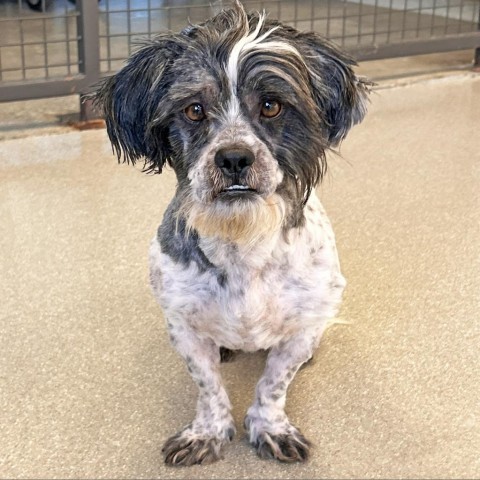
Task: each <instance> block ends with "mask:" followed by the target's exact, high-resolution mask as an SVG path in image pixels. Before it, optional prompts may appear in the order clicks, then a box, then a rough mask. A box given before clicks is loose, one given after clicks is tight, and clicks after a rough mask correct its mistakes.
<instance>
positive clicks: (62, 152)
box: [0, 74, 480, 478]
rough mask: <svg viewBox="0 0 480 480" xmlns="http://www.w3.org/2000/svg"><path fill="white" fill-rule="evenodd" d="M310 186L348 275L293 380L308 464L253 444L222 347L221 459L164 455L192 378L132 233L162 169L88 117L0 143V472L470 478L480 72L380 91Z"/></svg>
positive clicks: (477, 333) (248, 388)
mask: <svg viewBox="0 0 480 480" xmlns="http://www.w3.org/2000/svg"><path fill="white" fill-rule="evenodd" d="M342 154H343V159H339V158H335V157H333V158H332V159H331V162H330V165H331V170H330V175H329V176H328V178H327V179H326V181H325V182H324V184H323V186H322V188H321V190H320V191H321V196H322V199H323V201H324V204H325V206H326V207H327V209H328V212H329V214H330V217H331V219H332V222H333V224H334V226H335V230H336V234H337V241H338V246H339V251H340V255H341V260H342V265H343V270H344V273H345V275H346V277H347V279H348V282H349V285H348V288H347V291H346V294H345V301H344V305H343V308H342V313H341V316H342V318H344V319H348V320H349V321H351V322H352V324H351V325H349V326H343V325H339V326H334V327H332V328H331V329H329V330H328V331H327V333H326V335H325V337H324V341H323V343H322V345H321V347H320V349H319V351H318V353H317V356H316V361H315V363H314V364H313V365H312V366H310V367H309V368H305V369H303V370H302V371H301V372H300V373H299V375H298V377H297V378H296V380H295V382H294V384H293V385H292V387H291V389H290V395H289V402H288V404H287V407H288V411H289V412H290V416H291V419H292V420H293V421H294V423H296V424H298V425H299V426H300V427H301V428H302V430H303V431H304V433H305V435H306V436H307V437H309V438H310V439H311V440H312V441H313V443H314V444H315V450H314V452H313V458H312V459H311V461H310V462H309V463H308V464H306V465H289V466H285V465H280V464H276V463H274V462H269V461H262V460H259V459H257V457H256V456H255V454H254V452H253V451H252V450H251V449H250V447H249V446H248V445H247V443H246V441H245V438H244V437H243V435H242V430H241V427H240V425H241V420H242V418H243V415H244V412H245V410H246V408H247V407H248V405H249V401H250V399H251V397H252V394H253V388H254V384H255V379H256V378H257V377H258V376H259V375H260V371H261V366H262V362H263V360H264V356H263V355H260V354H259V355H241V356H240V357H239V358H238V359H237V360H236V362H234V363H232V364H228V365H225V366H224V367H223V370H224V372H225V379H226V383H227V386H228V390H229V392H230V395H231V399H232V402H233V404H234V415H235V418H236V420H237V423H238V426H239V434H238V435H237V437H236V438H235V440H234V442H233V444H232V445H231V446H230V447H229V448H228V450H227V451H226V455H225V459H224V460H223V461H221V462H219V463H217V464H214V465H211V466H207V467H193V468H191V469H180V470H175V469H171V468H170V469H166V468H165V467H164V466H163V464H162V460H161V455H160V449H161V445H162V441H163V440H164V439H165V437H166V436H167V435H170V434H172V433H174V432H175V431H176V430H177V429H179V428H180V427H181V426H182V425H184V424H185V423H187V422H189V421H190V420H191V418H192V416H193V411H194V406H195V395H194V394H195V388H194V386H193V383H192V382H191V380H190V379H189V376H188V374H187V372H186V369H185V368H184V366H183V365H182V363H181V361H180V360H179V358H178V357H177V355H176V354H175V353H174V351H173V350H172V349H171V348H170V347H169V345H168V339H167V336H166V335H165V331H164V328H163V323H162V322H163V321H162V317H161V314H160V310H159V309H158V308H157V306H156V304H155V303H154V300H153V297H152V295H151V294H150V291H149V287H148V280H147V249H148V244H149V241H150V238H151V237H152V235H153V234H154V232H155V228H156V226H157V224H158V222H159V221H160V219H161V216H162V212H163V210H164V209H165V206H166V202H167V199H168V198H169V197H170V195H171V193H172V189H173V187H174V181H173V175H172V174H171V173H167V174H166V175H164V177H163V178H161V177H152V176H150V177H149V176H145V175H143V174H141V173H140V172H138V171H135V170H134V169H132V168H131V167H128V166H117V165H116V162H115V160H114V158H113V157H112V156H111V154H110V147H109V145H108V143H107V140H106V136H105V133H104V132H103V131H90V132H83V133H76V132H72V133H65V134H61V135H52V136H39V137H29V138H23V139H17V140H4V141H3V142H0V252H1V257H0V272H1V273H0V292H1V293H0V322H1V323H0V329H1V338H0V433H1V434H0V477H1V478H5V477H9V478H19V477H22V478H26V477H28V478H101V477H107V478H120V477H121V478H154V477H156V478H165V477H169V478H260V477H261V478H321V477H336V478H339V477H345V478H346V477H349V478H350V477H355V478H357V477H368V478H372V477H377V478H378V477H382V478H384V477H390V478H413V477H424V478H425V477H428V478H433V477H443V478H452V477H458V478H459V477H464V478H474V477H476V478H479V477H480V455H479V452H480V77H478V76H477V77H475V76H474V75H472V74H465V75H459V76H456V77H451V78H446V79H440V80H431V81H426V82H421V83H416V84H413V85H409V86H404V87H400V88H394V89H385V90H379V91H377V92H376V93H375V95H374V96H373V98H372V106H371V109H370V114H369V116H368V117H367V120H366V121H365V123H364V124H363V125H361V126H360V127H357V128H355V129H354V131H353V132H352V134H351V136H350V138H349V139H348V140H347V141H346V142H345V143H344V146H343V148H342Z"/></svg>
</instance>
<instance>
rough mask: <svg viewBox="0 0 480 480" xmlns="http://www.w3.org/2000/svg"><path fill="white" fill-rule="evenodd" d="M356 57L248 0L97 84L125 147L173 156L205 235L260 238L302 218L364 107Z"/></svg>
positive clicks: (134, 153) (158, 164)
mask: <svg viewBox="0 0 480 480" xmlns="http://www.w3.org/2000/svg"><path fill="white" fill-rule="evenodd" d="M353 64H354V62H353V61H352V60H351V59H350V58H349V57H347V56H346V55H344V54H343V53H341V52H340V51H339V50H338V49H337V48H336V47H334V46H333V45H332V44H331V43H329V42H327V41H326V40H325V39H323V38H321V37H320V36H319V35H317V34H315V33H300V32H298V31H297V30H295V29H293V28H291V27H288V26H285V25H282V24H280V23H278V22H276V21H271V20H266V18H265V16H264V15H263V14H259V13H253V14H247V13H246V12H245V10H244V9H243V7H242V6H241V4H240V3H239V2H235V4H234V5H233V8H232V9H230V10H224V11H222V12H221V13H219V14H218V15H217V16H215V17H213V18H212V19H210V20H208V21H207V22H206V23H204V24H202V25H194V26H190V27H188V28H186V29H185V30H184V31H182V32H181V33H179V34H163V35H159V36H157V37H156V38H155V39H154V40H152V41H150V42H148V43H146V44H145V45H144V46H143V47H142V48H140V49H139V50H138V51H137V52H136V53H135V54H134V55H133V56H132V57H131V58H130V59H129V61H128V63H127V65H126V66H125V67H124V68H123V69H122V70H121V71H120V72H119V73H117V74H116V75H114V76H113V77H110V78H108V79H106V80H105V81H104V82H103V84H102V85H101V87H100V89H99V91H98V92H97V94H96V103H97V104H98V105H100V106H101V108H102V110H103V113H104V115H105V118H106V123H107V129H108V133H109V136H110V140H111V141H112V144H113V146H114V148H115V150H116V153H117V155H118V157H119V158H122V154H123V159H124V160H126V161H130V162H132V163H134V162H135V161H136V160H138V159H140V158H143V159H144V161H145V167H146V170H150V171H156V172H161V171H162V168H163V167H164V165H165V163H166V162H168V163H169V164H170V165H171V166H172V167H173V169H174V170H175V173H176V175H177V178H178V193H177V194H178V195H179V196H180V197H181V205H182V206H181V208H180V211H179V215H182V216H183V217H184V218H185V220H186V223H187V225H188V226H189V227H190V228H194V229H196V230H197V231H199V233H201V234H204V235H219V236H222V237H225V238H227V239H232V240H240V239H242V238H243V239H251V238H252V236H258V235H261V234H262V232H263V233H264V232H265V231H266V230H271V229H274V228H276V227H278V226H280V225H286V224H288V225H290V226H295V225H298V224H299V223H301V221H302V219H303V214H302V209H303V206H304V204H305V202H306V200H307V199H308V197H309V195H310V193H311V191H312V189H313V188H314V187H315V185H316V184H317V183H318V182H319V181H320V180H321V178H322V175H323V174H324V172H325V169H326V163H325V152H326V150H327V149H328V148H330V147H332V146H336V145H338V143H339V142H340V141H341V140H342V139H343V138H344V137H345V135H346V133H347V132H348V130H349V129H350V127H352V126H353V125H354V124H355V123H358V122H360V121H361V120H362V118H363V116H364V114H365V103H366V96H367V95H366V94H367V92H368V84H366V83H365V82H363V81H361V80H359V79H358V78H357V77H356V76H355V74H354V73H353V70H352V66H353Z"/></svg>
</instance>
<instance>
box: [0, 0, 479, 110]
mask: <svg viewBox="0 0 480 480" xmlns="http://www.w3.org/2000/svg"><path fill="white" fill-rule="evenodd" d="M41 1H42V3H41V11H39V12H33V11H31V10H29V9H28V6H26V2H27V0H2V1H0V100H3V101H5V100H19V99H27V98H39V97H49V96H59V95H68V94H72V93H81V92H84V91H85V90H86V89H87V88H88V86H89V85H91V84H93V83H95V82H96V81H97V80H98V79H99V78H100V77H102V76H105V75H109V74H112V73H114V72H116V71H118V69H119V68H121V66H122V65H123V64H124V61H125V59H126V58H127V57H128V55H129V54H130V53H131V52H132V51H133V50H134V49H135V48H137V47H138V43H139V42H141V41H142V40H144V39H146V38H151V37H152V36H153V35H155V34H157V33H159V32H163V31H168V30H179V29H181V28H183V27H184V26H185V25H186V24H187V23H188V22H189V21H190V22H191V23H199V22H202V21H204V20H205V19H206V18H208V17H209V16H211V15H212V14H215V13H217V12H218V11H220V9H221V8H223V7H227V6H228V5H230V4H231V1H230V0H224V1H221V0H212V1H211V2H210V1H208V0H100V1H98V0H76V2H74V3H72V2H73V1H74V0H70V1H69V0H41ZM243 3H244V4H245V6H246V8H247V9H248V10H263V9H265V10H266V11H267V12H268V13H269V15H270V17H272V18H278V19H279V20H281V21H282V22H284V23H287V24H289V25H292V26H294V27H296V28H298V29H300V30H314V31H317V32H318V33H320V34H322V35H324V36H326V37H328V38H330V39H331V40H332V41H334V42H335V43H337V44H339V45H340V46H341V47H343V48H344V49H346V50H347V51H349V52H351V53H352V54H353V55H354V56H355V58H356V59H357V60H360V61H361V60H376V59H382V58H391V57H398V56H408V55H418V54H425V53H434V52H446V51H453V50H460V49H472V50H474V51H475V54H476V59H477V61H478V62H479V63H480V31H479V30H480V8H479V7H480V1H479V0H263V1H258V0H245V1H244V2H243ZM34 27H35V28H34ZM60 31H61V32H60ZM59 32H60V33H62V34H60V33H59ZM472 57H473V52H472Z"/></svg>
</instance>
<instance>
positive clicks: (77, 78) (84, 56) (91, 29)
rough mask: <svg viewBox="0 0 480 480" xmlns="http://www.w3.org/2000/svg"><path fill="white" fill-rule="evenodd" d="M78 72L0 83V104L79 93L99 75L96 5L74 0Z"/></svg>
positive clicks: (85, 0)
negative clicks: (55, 76)
mask: <svg viewBox="0 0 480 480" xmlns="http://www.w3.org/2000/svg"><path fill="white" fill-rule="evenodd" d="M76 10H77V14H76V17H77V44H78V70H79V73H78V74H76V75H72V76H70V77H65V78H64V79H39V80H21V81H16V82H15V81H14V82H5V84H4V85H2V84H1V83H0V102H8V101H15V100H30V99H34V98H46V97H61V96H64V95H72V94H76V93H78V94H81V93H82V92H83V91H85V90H86V89H87V88H88V86H89V85H92V83H94V82H96V81H98V79H99V76H100V59H99V57H100V52H99V28H98V17H99V14H98V4H97V2H92V1H91V0H77V1H76Z"/></svg>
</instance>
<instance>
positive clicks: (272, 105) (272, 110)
mask: <svg viewBox="0 0 480 480" xmlns="http://www.w3.org/2000/svg"><path fill="white" fill-rule="evenodd" d="M281 111H282V105H281V104H280V102H277V101H276V100H265V101H264V102H262V111H261V113H262V116H263V117H266V118H274V117H276V116H277V115H278V114H279V113H280V112H281Z"/></svg>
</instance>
